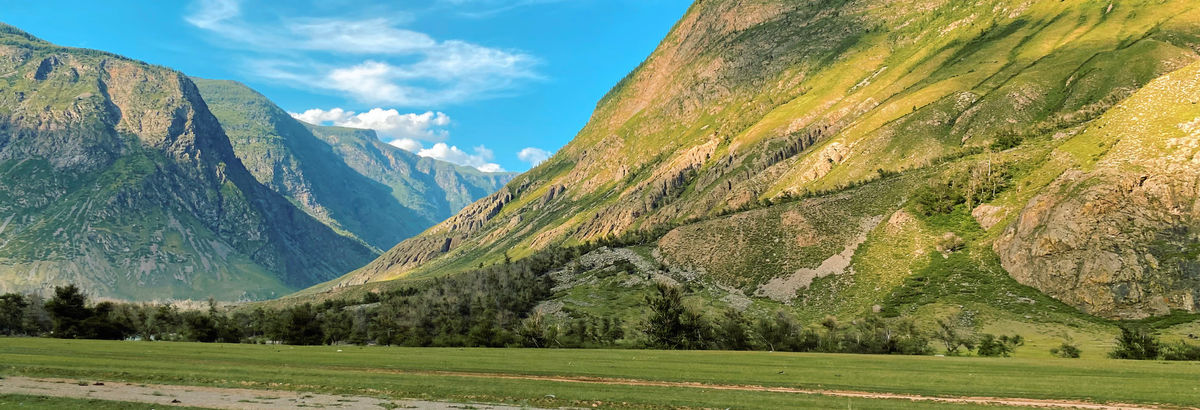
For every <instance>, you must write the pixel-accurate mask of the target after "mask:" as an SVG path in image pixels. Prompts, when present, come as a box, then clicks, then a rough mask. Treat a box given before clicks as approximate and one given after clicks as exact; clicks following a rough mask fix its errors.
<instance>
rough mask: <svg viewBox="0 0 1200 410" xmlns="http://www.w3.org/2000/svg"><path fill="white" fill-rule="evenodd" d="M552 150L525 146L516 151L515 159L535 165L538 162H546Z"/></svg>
mask: <svg viewBox="0 0 1200 410" xmlns="http://www.w3.org/2000/svg"><path fill="white" fill-rule="evenodd" d="M551 155H554V153H553V152H550V151H546V150H544V149H541V148H537V147H525V148H524V149H522V150H521V151H520V152H517V159H519V160H521V161H525V162H528V163H529V165H530V166H534V167H536V166H537V165H538V164H541V163H543V162H546V160H548V159H550V156H551Z"/></svg>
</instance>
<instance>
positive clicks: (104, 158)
mask: <svg viewBox="0 0 1200 410" xmlns="http://www.w3.org/2000/svg"><path fill="white" fill-rule="evenodd" d="M373 256H375V253H374V252H372V250H371V249H370V248H369V247H367V246H365V245H363V244H362V243H360V242H358V241H356V240H353V239H350V238H347V237H345V236H342V235H339V234H337V233H336V232H334V231H333V230H331V229H330V228H329V227H327V226H325V225H324V224H322V223H321V222H320V221H318V220H316V219H314V218H312V217H311V216H309V215H308V214H307V213H305V212H303V211H301V210H300V209H297V208H296V207H295V206H293V205H292V204H291V203H289V201H288V200H287V199H286V198H284V197H282V196H280V195H279V194H277V193H275V192H273V191H272V190H270V189H268V188H267V187H266V186H263V185H262V184H260V183H259V182H258V181H256V180H255V179H254V176H253V175H252V174H251V173H250V172H248V171H247V170H246V168H245V167H244V166H243V164H242V161H240V160H239V159H238V158H237V157H236V156H235V153H234V150H233V147H232V146H231V144H230V142H229V140H228V139H227V138H226V135H225V133H224V132H223V131H222V129H221V126H220V124H219V123H218V121H217V119H216V118H215V117H214V116H213V115H212V114H211V113H210V112H209V109H208V107H207V105H206V104H205V102H204V100H203V99H202V98H201V95H200V92H199V91H198V90H197V88H196V86H195V84H193V83H192V81H191V80H189V79H188V78H187V77H186V76H184V75H183V74H180V73H178V72H175V71H172V70H169V69H166V68H162V67H156V66H151V65H147V64H145V63H141V62H137V61H132V60H129V59H126V58H122V57H120V56H116V55H112V54H107V53H103V52H98V51H92V50H82V49H71V48H64V47H58V46H55V45H52V44H49V43H46V42H44V41H41V40H39V39H37V38H34V37H32V36H30V35H28V34H26V33H24V32H21V31H19V30H17V29H15V28H12V27H10V26H6V25H0V291H14V290H20V291H42V290H45V289H47V288H49V287H52V286H54V285H59V284H64V283H76V284H78V285H80V286H81V287H83V288H85V289H88V290H89V292H91V293H93V294H94V295H97V296H105V297H118V298H127V299H141V300H147V299H169V298H177V299H178V298H205V297H209V296H212V297H215V298H217V299H221V300H242V299H261V298H270V297H276V296H279V295H282V294H285V293H288V292H290V291H291V290H293V289H295V288H298V287H304V286H308V285H311V284H313V283H317V282H320V281H323V280H328V279H331V278H334V277H336V276H337V275H339V274H342V273H344V272H346V271H348V270H351V269H353V268H355V267H357V266H360V265H361V264H362V263H365V262H366V261H369V260H370V259H371V258H372V257H373Z"/></svg>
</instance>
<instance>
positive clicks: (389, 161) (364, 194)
mask: <svg viewBox="0 0 1200 410" xmlns="http://www.w3.org/2000/svg"><path fill="white" fill-rule="evenodd" d="M193 81H194V82H195V83H196V86H197V87H198V88H199V90H200V93H201V95H202V96H203V97H204V100H205V102H206V103H208V107H209V109H210V110H211V111H212V112H213V114H214V115H215V116H216V117H217V119H218V120H219V121H220V123H221V126H222V128H223V129H224V130H225V133H226V135H228V136H229V140H230V142H232V144H233V150H234V153H235V154H236V155H237V157H238V158H240V159H241V160H242V163H243V164H245V165H246V168H247V169H249V170H250V173H251V174H253V175H254V177H255V178H256V179H258V181H259V182H261V183H263V184H264V185H266V186H268V187H270V188H271V189H272V190H274V191H275V192H278V193H279V194H280V195H283V196H284V197H286V198H287V199H288V200H290V201H291V202H292V203H294V204H296V206H298V207H299V208H300V209H303V210H304V211H305V212H307V213H308V214H309V215H312V216H313V217H314V218H316V219H317V220H320V221H321V222H323V223H325V224H326V225H328V226H330V227H331V228H333V229H335V230H337V231H338V232H341V233H343V234H344V235H347V236H351V237H354V238H357V239H360V240H362V241H363V242H365V243H367V244H369V245H370V246H372V247H375V248H377V249H387V248H390V247H392V246H394V245H395V244H397V243H399V242H400V241H401V240H403V239H406V238H409V237H411V236H413V235H416V234H418V233H420V232H421V231H423V230H425V229H426V228H428V227H430V226H433V224H435V223H437V222H440V221H442V220H444V219H446V218H448V217H450V216H451V215H453V214H454V213H455V212H457V211H458V210H459V209H462V207H464V206H466V205H467V204H469V203H471V202H473V201H475V200H476V199H479V198H482V197H484V196H486V195H488V194H490V193H492V192H495V191H496V190H498V189H499V188H500V187H501V186H503V185H504V183H506V182H508V181H509V180H511V179H512V177H513V175H514V174H511V173H483V172H479V171H477V170H475V169H473V168H469V167H460V166H455V165H453V164H449V163H445V162H441V161H436V160H432V159H428V158H422V157H418V156H417V155H414V154H412V153H410V152H408V151H404V150H401V149H398V148H395V147H393V146H391V145H388V144H385V143H383V142H381V141H379V139H378V138H377V137H376V136H375V133H374V132H373V131H368V130H355V129H349V128H338V127H322V126H314V125H310V124H305V123H302V122H300V121H297V120H295V119H293V118H292V117H291V116H289V115H288V114H287V112H286V111H284V110H283V109H281V108H279V107H278V106H276V105H275V104H274V103H272V102H271V101H270V100H268V99H267V98H266V97H264V96H263V95H261V94H259V93H257V92H255V91H254V90H252V89H250V88H249V87H246V86H245V85H242V84H240V83H237V82H233V81H223V80H206V79H199V78H194V79H193Z"/></svg>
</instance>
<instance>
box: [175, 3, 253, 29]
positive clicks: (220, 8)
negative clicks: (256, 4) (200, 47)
mask: <svg viewBox="0 0 1200 410" xmlns="http://www.w3.org/2000/svg"><path fill="white" fill-rule="evenodd" d="M192 9H193V10H194V11H193V12H192V14H191V15H189V16H187V17H184V20H187V22H188V23H191V24H192V25H193V26H196V27H200V28H203V29H209V30H213V29H216V28H218V27H221V26H222V25H223V23H224V22H225V21H226V20H229V19H231V18H233V17H236V16H237V15H238V14H241V12H242V10H241V4H239V2H238V0H208V1H200V2H197V3H194V4H193V5H192Z"/></svg>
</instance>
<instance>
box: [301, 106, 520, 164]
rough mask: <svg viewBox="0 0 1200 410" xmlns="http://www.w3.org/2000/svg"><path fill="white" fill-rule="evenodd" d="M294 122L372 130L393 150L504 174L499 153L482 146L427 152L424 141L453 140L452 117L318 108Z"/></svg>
mask: <svg viewBox="0 0 1200 410" xmlns="http://www.w3.org/2000/svg"><path fill="white" fill-rule="evenodd" d="M288 114H291V116H292V117H293V118H296V119H298V120H300V121H304V122H307V123H309V124H315V125H337V126H342V127H351V128H363V129H372V130H375V131H376V132H377V133H379V135H380V137H381V138H383V139H384V140H385V141H388V140H390V141H388V144H391V145H392V146H393V147H396V148H400V149H403V150H406V151H409V152H412V153H415V154H417V155H420V156H422V157H429V158H433V159H437V160H442V161H446V162H450V163H453V164H458V165H463V166H468V167H474V168H475V169H478V170H480V171H483V172H503V171H504V168H503V167H501V166H500V164H496V163H493V162H491V161H492V160H493V159H494V158H495V153H494V152H492V150H491V149H488V148H487V147H485V146H483V145H480V146H477V147H474V148H472V149H471V151H472V152H471V153H468V152H466V151H463V150H462V149H460V148H458V147H457V146H454V145H450V144H447V143H445V142H436V143H434V144H433V146H432V147H429V148H425V145H424V144H423V143H421V141H444V140H446V139H447V138H448V137H449V136H450V132H449V131H448V130H446V128H445V127H447V126H449V125H450V116H448V115H446V114H443V113H440V112H433V111H427V112H425V113H422V114H416V113H408V114H401V113H400V112H399V111H396V110H395V109H390V110H385V109H382V108H372V109H371V110H370V111H367V112H364V113H355V112H354V111H347V110H343V109H341V108H333V109H330V110H322V109H318V108H314V109H311V110H305V111H304V112H302V113H295V112H292V113H288Z"/></svg>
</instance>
